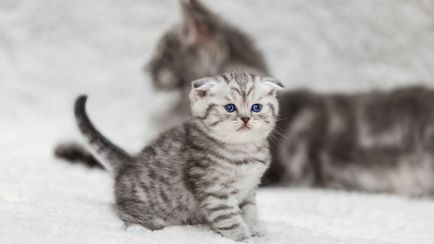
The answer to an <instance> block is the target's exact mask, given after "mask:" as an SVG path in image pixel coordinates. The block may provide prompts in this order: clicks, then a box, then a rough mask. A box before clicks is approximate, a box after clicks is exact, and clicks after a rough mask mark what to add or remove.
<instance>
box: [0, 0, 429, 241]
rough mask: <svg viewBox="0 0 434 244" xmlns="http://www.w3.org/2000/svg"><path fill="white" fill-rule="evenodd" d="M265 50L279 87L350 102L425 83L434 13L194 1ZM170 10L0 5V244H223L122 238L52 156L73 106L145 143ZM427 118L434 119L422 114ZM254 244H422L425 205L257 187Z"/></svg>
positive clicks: (407, 7)
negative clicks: (151, 73) (151, 65)
mask: <svg viewBox="0 0 434 244" xmlns="http://www.w3.org/2000/svg"><path fill="white" fill-rule="evenodd" d="M205 2H206V4H207V5H208V6H209V7H211V8H212V9H213V10H214V12H217V13H218V14H220V15H221V16H223V17H224V18H225V19H228V20H229V21H230V22H232V23H236V24H237V26H240V27H242V29H244V30H245V31H246V32H248V33H250V34H251V35H252V36H253V37H254V38H255V40H256V43H257V45H258V47H259V48H260V49H262V50H264V53H265V54H266V57H267V60H268V62H269V64H270V67H271V70H272V73H273V74H274V75H275V76H276V78H278V79H280V80H282V81H284V82H285V83H286V85H287V87H288V89H293V88H295V87H309V88H312V89H315V90H318V91H325V92H333V91H345V92H356V91H364V90H370V89H374V88H375V89H376V88H381V89H389V88H391V87H395V86H402V85H405V84H410V83H411V84H415V83H418V84H420V83H423V84H427V85H430V86H431V85H433V84H434V2H433V1H430V0H426V1H406V0H384V1H377V0H364V1H358V0H351V1H344V0H331V1H314V0H287V1H278V0H267V1H260V0H237V1H230V0H220V1H211V0H208V1H205ZM178 20H179V8H178V4H177V2H176V1H173V0H172V1H164V0H161V1H156V0H154V1H150V0H148V1H144V0H140V1H139V0H122V1H121V0H117V1H104V0H93V1H84V0H80V1H79V0H63V1H58V0H0V243H26V244H27V243H102V242H104V243H229V242H231V241H229V240H226V239H223V238H222V237H219V236H218V235H216V234H214V233H213V232H211V231H210V230H208V229H207V228H205V227H191V226H190V227H170V228H167V229H164V230H162V231H155V232H151V231H148V230H145V229H143V228H132V229H129V230H128V231H125V230H124V229H122V223H121V221H120V220H119V219H118V218H117V217H116V215H115V214H114V213H113V211H112V209H111V204H112V203H113V196H112V180H111V179H110V177H109V176H108V175H106V174H105V173H104V172H103V171H98V170H88V169H86V168H84V167H80V166H76V165H68V164H66V163H63V162H61V161H58V160H56V159H54V158H53V156H52V148H53V145H55V144H56V143H57V142H59V141H63V140H67V139H78V138H79V137H78V135H77V132H76V129H75V126H74V123H73V118H72V102H73V100H74V98H75V96H76V95H78V94H80V93H87V94H88V95H89V97H90V98H89V101H88V107H89V114H90V116H91V117H92V119H93V120H94V121H95V123H96V124H97V125H98V127H99V128H100V129H101V130H102V131H103V132H104V133H105V134H106V135H108V137H109V138H111V139H113V140H114V141H116V142H117V143H118V144H120V145H123V147H125V148H126V149H128V150H129V151H135V150H138V149H139V148H140V147H141V146H143V145H144V144H145V143H146V141H148V140H149V139H151V138H152V137H153V136H155V135H156V133H157V131H156V130H155V128H154V127H153V126H152V120H151V117H152V113H156V112H159V111H160V112H161V111H164V109H165V107H166V104H167V102H168V99H167V97H168V96H167V95H166V96H165V95H164V94H155V93H154V92H153V91H152V89H151V86H150V82H149V80H148V79H149V77H148V76H147V75H146V74H144V73H143V72H142V68H143V66H144V64H145V63H146V60H148V59H149V57H150V56H151V55H152V53H153V50H154V47H155V44H156V42H157V40H158V38H159V36H160V35H162V33H163V32H164V31H165V30H166V29H167V28H168V27H169V26H171V25H172V24H173V23H175V22H176V21H178ZM433 109H434V108H433ZM258 200H259V204H258V205H259V211H260V214H261V219H262V223H263V225H264V228H265V230H266V231H267V234H266V236H265V237H262V238H256V239H254V240H251V242H260V243H432V241H433V240H434V233H433V230H434V201H432V200H421V199H418V200H414V199H413V200H409V199H405V198H400V197H395V196H385V195H376V196H372V195H364V194H355V193H344V192H332V191H319V190H307V189H297V190H296V189H266V190H261V191H260V193H259V196H258Z"/></svg>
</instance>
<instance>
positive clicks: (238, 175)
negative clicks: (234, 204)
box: [231, 163, 267, 201]
mask: <svg viewBox="0 0 434 244" xmlns="http://www.w3.org/2000/svg"><path fill="white" fill-rule="evenodd" d="M266 168H267V167H266V165H264V164H262V163H251V164H246V165H239V166H237V167H234V168H233V169H232V171H231V178H232V182H233V183H232V184H231V187H232V188H233V190H234V192H235V197H236V198H237V200H239V201H241V200H243V199H244V198H245V197H246V196H247V194H248V193H249V192H250V191H251V190H252V189H254V188H255V187H256V186H257V185H258V184H259V182H260V179H261V177H262V175H263V174H264V172H265V170H266Z"/></svg>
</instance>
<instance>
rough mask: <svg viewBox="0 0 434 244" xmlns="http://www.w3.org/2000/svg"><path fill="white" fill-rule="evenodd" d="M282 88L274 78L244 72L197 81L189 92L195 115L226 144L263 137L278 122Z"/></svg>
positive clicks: (211, 133) (251, 140)
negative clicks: (279, 93)
mask: <svg viewBox="0 0 434 244" xmlns="http://www.w3.org/2000/svg"><path fill="white" fill-rule="evenodd" d="M281 88H283V85H282V84H281V83H280V82H279V81H277V80H275V79H272V78H268V77H262V76H258V75H253V74H249V73H241V72H231V73H224V74H222V75H220V76H216V77H212V78H210V77H206V78H202V79H199V80H195V81H193V82H192V89H191V92H190V102H191V110H192V114H193V118H194V120H195V121H197V122H198V124H199V125H200V126H201V127H203V128H204V130H205V131H206V132H207V133H208V134H209V135H210V136H212V137H213V138H216V139H218V140H219V141H222V142H225V143H230V144H240V143H250V142H255V141H260V140H264V139H265V138H266V137H267V136H268V135H269V133H270V132H271V130H272V129H273V127H274V125H275V122H276V117H277V115H278V112H279V111H278V109H279V105H278V101H277V98H276V91H277V90H279V89H281Z"/></svg>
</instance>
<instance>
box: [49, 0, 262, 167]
mask: <svg viewBox="0 0 434 244" xmlns="http://www.w3.org/2000/svg"><path fill="white" fill-rule="evenodd" d="M180 4H181V10H182V16H183V18H182V21H181V23H178V24H176V25H175V26H173V27H172V28H171V29H169V30H168V31H167V32H166V33H165V34H164V35H163V36H162V37H161V38H160V40H159V42H158V43H159V44H158V47H157V49H156V52H155V54H154V56H153V57H152V58H151V60H150V61H149V62H148V64H147V65H146V70H147V72H148V73H149V74H150V77H151V78H150V80H151V81H152V82H153V86H154V87H155V89H156V90H162V91H176V92H178V93H179V94H178V100H177V101H175V102H174V103H173V106H172V108H170V110H169V111H168V112H167V113H164V114H159V115H155V116H153V120H154V121H155V124H156V125H158V127H159V129H160V130H164V129H166V128H170V127H171V126H172V125H174V124H177V123H178V122H179V121H184V120H186V119H187V118H189V117H190V114H191V113H190V105H189V100H188V92H189V90H190V81H192V80H196V79H199V78H201V77H205V76H215V75H218V74H221V73H224V72H226V71H232V70H244V71H248V72H250V73H254V74H260V75H268V74H269V72H268V68H267V65H266V63H265V59H264V58H263V56H262V54H261V53H260V52H259V51H258V50H257V49H256V48H255V46H254V44H253V42H252V40H251V38H250V37H249V36H248V35H246V34H245V33H244V32H242V31H241V30H239V29H237V28H236V27H234V26H232V25H231V24H229V23H227V22H225V21H224V20H222V19H221V18H219V17H218V16H216V15H215V14H213V13H212V12H211V11H209V10H208V9H207V8H205V7H204V6H203V5H202V4H201V3H200V2H199V1H197V0H189V1H188V0H182V1H180ZM54 153H55V155H56V156H57V157H59V158H63V159H66V160H68V161H70V162H74V161H78V162H79V163H85V164H86V165H87V166H90V167H99V165H100V164H99V163H98V161H97V160H96V159H95V158H94V157H93V156H92V155H91V154H90V153H89V152H88V151H87V150H86V149H85V148H84V147H83V146H81V145H80V144H77V143H74V142H66V143H61V144H59V145H57V146H56V148H55V152H54Z"/></svg>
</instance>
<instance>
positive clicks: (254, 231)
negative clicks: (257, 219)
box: [250, 225, 266, 237]
mask: <svg viewBox="0 0 434 244" xmlns="http://www.w3.org/2000/svg"><path fill="white" fill-rule="evenodd" d="M250 233H251V235H252V236H253V237H262V236H265V234H266V231H265V230H264V229H263V228H262V227H261V226H259V225H253V226H250Z"/></svg>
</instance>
